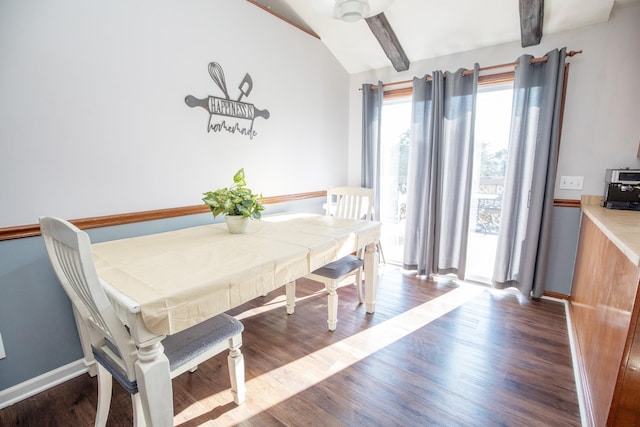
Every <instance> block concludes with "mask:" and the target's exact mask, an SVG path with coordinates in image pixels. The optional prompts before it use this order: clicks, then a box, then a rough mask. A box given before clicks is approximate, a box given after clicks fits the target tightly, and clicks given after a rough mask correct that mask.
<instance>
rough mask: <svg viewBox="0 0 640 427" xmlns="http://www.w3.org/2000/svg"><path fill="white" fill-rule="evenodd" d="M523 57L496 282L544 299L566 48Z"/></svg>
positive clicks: (517, 71) (518, 71)
mask: <svg viewBox="0 0 640 427" xmlns="http://www.w3.org/2000/svg"><path fill="white" fill-rule="evenodd" d="M546 56H547V58H548V60H547V61H546V62H538V63H535V64H532V63H531V59H532V58H533V57H532V56H530V55H524V56H521V57H520V58H518V61H517V62H518V65H517V66H516V69H515V82H514V91H513V112H512V116H511V133H510V141H509V158H508V160H507V173H506V177H505V187H504V196H503V204H502V216H501V219H500V232H499V235H498V247H497V250H496V263H495V267H494V272H493V277H492V282H493V284H494V286H495V287H497V288H501V289H502V288H507V287H516V288H518V289H519V290H520V292H522V293H523V294H524V295H526V296H533V297H534V298H539V297H541V296H542V293H543V291H544V282H543V280H544V276H545V271H546V264H547V254H548V252H549V251H548V248H549V242H550V231H551V215H552V209H553V192H554V186H555V179H556V165H557V163H558V143H559V135H560V131H559V129H560V107H561V101H562V91H563V82H564V78H563V76H564V64H565V56H566V53H565V49H564V48H563V49H562V50H560V51H558V50H557V49H555V50H553V51H551V52H549V53H547V55H546Z"/></svg>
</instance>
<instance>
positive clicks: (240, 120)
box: [184, 62, 269, 139]
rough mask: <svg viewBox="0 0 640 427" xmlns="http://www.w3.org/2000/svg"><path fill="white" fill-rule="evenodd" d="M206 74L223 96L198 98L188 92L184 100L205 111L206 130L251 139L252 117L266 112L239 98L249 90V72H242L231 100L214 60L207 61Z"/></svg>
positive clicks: (250, 81) (252, 130)
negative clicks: (235, 93)
mask: <svg viewBox="0 0 640 427" xmlns="http://www.w3.org/2000/svg"><path fill="white" fill-rule="evenodd" d="M209 75H210V76H211V79H212V80H213V81H214V83H215V84H216V85H217V86H218V87H219V88H220V90H221V91H222V93H223V95H224V98H221V97H218V96H213V95H210V96H208V97H206V98H204V99H199V98H196V97H194V96H192V95H187V97H186V98H185V99H184V102H185V103H186V104H187V105H188V106H189V107H191V108H193V107H201V108H204V109H205V110H207V111H208V112H209V122H208V123H207V132H211V131H214V132H229V133H233V134H240V135H245V136H248V137H249V139H253V137H254V136H256V135H257V134H258V133H257V132H256V131H255V130H254V129H253V122H254V120H255V119H256V117H262V118H263V119H268V118H269V111H268V110H260V109H258V108H256V107H254V105H253V104H250V103H248V102H245V101H242V98H243V97H245V96H249V94H250V93H251V90H252V89H253V80H252V79H251V76H250V75H249V73H247V74H245V75H244V78H243V79H242V81H241V82H240V85H239V86H238V89H239V90H240V95H239V96H238V98H237V99H236V100H235V101H234V100H233V99H231V97H230V96H229V91H228V90H227V82H226V80H225V77H224V71H223V70H222V67H221V66H220V64H218V63H217V62H211V63H210V64H209ZM214 116H215V118H214ZM229 119H232V120H229ZM247 120H248V121H249V122H248V124H249V126H248V127H246V125H247V122H246V121H247Z"/></svg>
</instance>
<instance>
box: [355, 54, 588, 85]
mask: <svg viewBox="0 0 640 427" xmlns="http://www.w3.org/2000/svg"><path fill="white" fill-rule="evenodd" d="M580 53H582V50H572V51H570V52H567V56H569V57H571V56H575V55H578V54H580ZM548 59H549V58H548V57H546V56H541V57H539V58H533V59H531V63H532V64H535V63H537V62H546V61H547V60H548ZM516 65H518V63H517V62H509V63H506V64H499V65H490V66H488V67H481V68H479V69H478V72H480V71H488V70H496V69H499V68H508V67H515V66H516ZM473 73H474V71H473V70H465V71H463V72H462V75H463V76H468V75H469V74H473ZM429 80H431V76H429V77H427V81H429ZM408 83H413V79H411V80H403V81H401V82H393V83H383V85H382V87H383V88H384V87H387V86H395V85H404V84H408ZM377 88H378V85H371V89H377ZM360 90H362V88H360Z"/></svg>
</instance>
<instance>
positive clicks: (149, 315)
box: [85, 214, 381, 426]
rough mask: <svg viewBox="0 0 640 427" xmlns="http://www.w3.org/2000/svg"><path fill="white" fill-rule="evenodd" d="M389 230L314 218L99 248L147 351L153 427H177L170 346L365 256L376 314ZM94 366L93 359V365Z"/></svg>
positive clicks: (111, 293)
mask: <svg viewBox="0 0 640 427" xmlns="http://www.w3.org/2000/svg"><path fill="white" fill-rule="evenodd" d="M380 229H381V224H380V223H379V222H376V221H365V220H352V219H344V218H334V217H331V216H324V215H311V214H282V215H273V216H265V217H263V219H261V220H259V221H251V222H250V224H249V230H248V232H247V233H245V234H231V233H229V232H228V231H227V229H226V225H225V224H224V223H218V224H210V225H203V226H197V227H190V228H185V229H180V230H176V231H169V232H164V233H158V234H151V235H146V236H140V237H133V238H127V239H120V240H113V241H108V242H102V243H95V244H93V245H92V252H93V257H94V261H95V265H96V269H97V272H98V275H99V277H100V279H101V281H102V283H103V286H104V288H105V291H106V293H107V296H108V297H109V299H110V301H111V303H112V305H113V306H114V307H115V309H116V311H117V312H118V315H119V316H120V318H121V319H122V321H123V322H124V323H125V324H126V325H127V326H128V328H129V330H130V331H131V336H132V337H133V339H134V341H135V342H136V344H137V345H138V347H139V360H138V362H137V363H136V369H137V373H138V388H139V390H140V393H141V398H142V404H143V407H144V410H145V414H150V416H151V420H150V421H151V424H152V425H154V426H165V425H166V426H170V425H173V393H172V388H171V379H170V376H169V363H168V360H167V358H166V356H165V355H164V351H163V347H162V344H161V340H162V339H164V337H165V336H167V335H171V334H174V333H176V332H179V331H182V330H184V329H187V328H189V327H191V326H193V325H196V324H198V323H200V322H202V321H204V320H206V319H209V318H211V317H213V316H215V315H217V314H220V313H223V312H225V311H227V310H229V309H231V308H234V307H237V306H239V305H241V304H243V303H245V302H248V301H250V300H252V299H254V298H256V297H259V296H263V295H266V294H267V293H269V292H271V291H273V290H275V289H278V288H280V287H283V286H284V285H287V284H289V283H291V282H294V281H295V280H296V279H299V278H302V277H304V276H306V275H307V274H309V273H310V272H312V271H313V270H315V269H317V268H319V267H322V266H324V265H326V264H328V263H329V262H332V261H334V260H336V259H338V258H340V257H341V256H344V255H347V254H350V253H353V252H355V251H357V250H359V249H364V272H365V308H366V311H367V312H368V313H373V312H374V311H375V304H376V289H377V277H378V262H379V261H378V253H377V251H376V247H377V243H378V241H379V239H380ZM85 357H87V355H86V356H85Z"/></svg>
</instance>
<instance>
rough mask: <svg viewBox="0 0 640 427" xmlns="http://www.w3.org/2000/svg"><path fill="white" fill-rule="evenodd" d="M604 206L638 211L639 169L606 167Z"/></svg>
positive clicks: (639, 206) (639, 192)
mask: <svg viewBox="0 0 640 427" xmlns="http://www.w3.org/2000/svg"><path fill="white" fill-rule="evenodd" d="M604 181H605V187H604V207H605V208H609V209H627V210H634V211H640V169H628V168H626V169H607V170H606V172H605V179H604Z"/></svg>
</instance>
